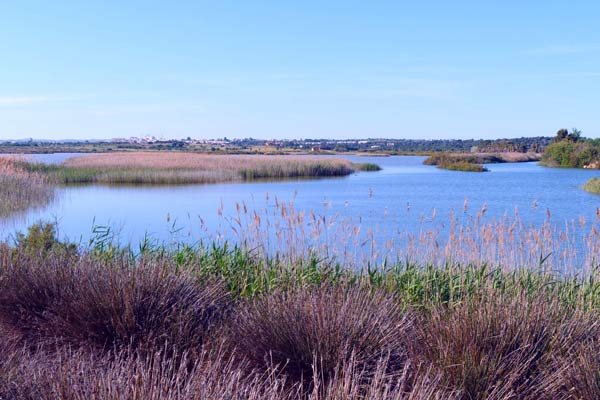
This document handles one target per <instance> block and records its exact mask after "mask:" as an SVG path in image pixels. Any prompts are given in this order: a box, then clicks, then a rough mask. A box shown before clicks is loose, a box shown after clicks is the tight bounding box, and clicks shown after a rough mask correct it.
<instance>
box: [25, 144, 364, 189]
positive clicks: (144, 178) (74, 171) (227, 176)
mask: <svg viewBox="0 0 600 400" xmlns="http://www.w3.org/2000/svg"><path fill="white" fill-rule="evenodd" d="M363 167H364V168H370V169H369V170H374V169H373V168H372V167H371V166H363V165H362V164H353V163H351V162H349V161H347V160H343V159H323V158H317V157H294V156H241V155H206V154H192V153H176V152H168V153H166V152H164V153H161V152H132V153H107V154H97V155H88V156H83V157H74V158H71V159H69V160H67V161H66V162H64V163H63V164H60V165H44V164H32V165H29V167H28V168H29V169H30V170H31V171H35V172H38V173H42V174H45V175H46V176H48V177H49V179H51V180H53V181H54V182H57V183H61V184H71V183H102V184H203V183H218V182H241V181H251V180H254V179H267V178H269V179H285V178H308V177H333V176H345V175H349V174H351V173H353V172H356V171H358V170H363Z"/></svg>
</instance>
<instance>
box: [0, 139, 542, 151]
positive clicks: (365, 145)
mask: <svg viewBox="0 0 600 400" xmlns="http://www.w3.org/2000/svg"><path fill="white" fill-rule="evenodd" d="M552 141H553V139H552V138H551V137H544V136H540V137H521V138H513V139H495V140H484V139H435V140H426V139H385V138H381V139H373V138H370V139H285V140H265V139H253V138H245V139H227V138H224V139H222V140H214V141H212V140H208V141H202V140H195V139H189V138H188V139H182V140H161V141H156V142H140V141H128V140H126V139H122V140H110V141H52V142H50V141H35V140H28V141H4V142H2V141H0V153H53V152H73V153H78V152H85V153H88V152H92V153H93V152H111V151H123V150H177V151H193V152H206V153H212V152H216V153H271V152H274V151H275V152H280V153H286V152H339V153H344V152H372V153H387V154H404V153H432V152H442V151H458V152H471V151H477V152H482V153H497V152H519V153H526V152H540V153H541V152H543V151H544V149H545V148H546V146H548V145H550V144H551V143H552Z"/></svg>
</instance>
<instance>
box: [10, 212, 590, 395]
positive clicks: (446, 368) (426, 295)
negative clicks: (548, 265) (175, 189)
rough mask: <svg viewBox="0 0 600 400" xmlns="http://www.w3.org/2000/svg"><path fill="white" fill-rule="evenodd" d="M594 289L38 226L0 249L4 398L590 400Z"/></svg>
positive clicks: (539, 274)
mask: <svg viewBox="0 0 600 400" xmlns="http://www.w3.org/2000/svg"><path fill="white" fill-rule="evenodd" d="M594 271H597V270H594ZM599 282H600V281H599V280H598V275H597V272H591V273H589V274H587V275H585V276H584V275H577V274H573V275H564V276H557V275H556V273H546V272H543V270H539V271H534V270H531V269H520V268H518V267H517V266H514V268H512V269H511V268H504V269H495V268H491V267H488V266H486V265H485V264H481V265H453V264H447V265H446V266H445V267H444V266H442V267H434V266H431V265H427V264H423V265H415V264H410V263H402V262H398V263H396V264H394V265H387V266H386V267H381V268H374V267H369V268H367V269H364V270H357V269H349V268H346V267H344V266H343V265H338V264H336V263H335V261H334V260H328V259H323V258H319V257H308V258H297V259H293V260H292V259H286V258H279V257H263V256H258V255H256V254H254V253H253V252H252V251H251V250H249V249H245V248H243V247H239V246H233V245H232V246H229V245H227V244H226V243H221V244H218V243H214V244H208V245H199V246H195V247H190V246H187V245H183V244H181V245H180V246H176V247H172V248H163V247H160V246H152V245H145V246H143V247H141V248H140V249H138V250H133V249H128V248H121V247H118V246H116V245H113V244H111V243H107V242H105V241H102V240H99V241H96V242H94V243H92V244H91V245H90V246H87V247H83V248H82V247H80V246H77V245H74V244H71V243H68V242H62V241H60V240H58V238H57V237H56V235H55V231H54V227H53V226H52V225H43V224H41V225H35V226H32V227H31V228H30V229H29V232H27V233H25V234H21V235H18V236H17V241H16V243H14V244H8V243H2V244H1V245H0V330H1V332H2V336H0V348H1V349H2V354H3V356H2V358H1V359H0V398H7V399H108V398H110V399H117V400H120V399H123V400H125V399H128V400H129V399H140V400H141V399H167V400H169V399H198V400H200V399H214V400H221V399H222V400H225V399H249V400H255V399H256V400H258V399H261V400H262V399H273V400H275V399H277V400H279V399H284V400H285V399H290V400H303V399H307V400H308V399H317V400H318V399H323V400H325V399H328V400H330V399H333V400H346V399H350V400H359V399H374V400H384V399H397V400H401V399H439V400H442V399H444V400H446V399H457V400H459V399H460V400H466V399H469V400H472V399H475V400H478V399H481V400H483V399H495V400H509V399H548V400H549V399H597V398H600V384H599V382H600V380H599V379H598V371H599V370H600V317H599V316H598V313H597V310H598V308H599V307H600V296H599V295H598V293H599V291H598V285H599Z"/></svg>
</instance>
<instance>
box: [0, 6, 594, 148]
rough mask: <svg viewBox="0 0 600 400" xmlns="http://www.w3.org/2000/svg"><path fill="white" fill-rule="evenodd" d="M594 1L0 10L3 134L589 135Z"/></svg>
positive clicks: (7, 136)
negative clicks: (563, 131) (559, 132)
mask: <svg viewBox="0 0 600 400" xmlns="http://www.w3.org/2000/svg"><path fill="white" fill-rule="evenodd" d="M599 20H600V2H599V1H597V0H590V1H577V0H572V1H552V0H545V1H536V0H530V1H523V0H520V1H512V0H507V1H481V0H479V1H460V0H457V1H402V0H395V1H377V0H373V1H364V0H361V1H354V0H344V1H334V0H330V1H311V0H304V1H283V0H280V1H259V0H256V1H227V0H222V1H149V0H147V1H110V0H102V1H94V0H87V1H60V0H58V1H46V0H44V1H27V0H20V1H8V0H7V1H0V139H24V138H38V139H104V138H121V137H130V136H145V135H153V136H157V137H162V138H183V137H188V136H190V137H194V138H220V137H228V138H246V137H254V138H265V139H270V138H289V139H291V138H297V139H300V138H334V139H341V138H368V137H386V138H409V139H440V138H510V137H520V136H550V135H554V133H555V132H556V131H557V130H558V129H559V128H572V127H577V128H579V129H582V130H583V135H584V136H588V137H600V110H599V107H598V106H599V104H600V101H599V98H600V26H599V25H598V21H599Z"/></svg>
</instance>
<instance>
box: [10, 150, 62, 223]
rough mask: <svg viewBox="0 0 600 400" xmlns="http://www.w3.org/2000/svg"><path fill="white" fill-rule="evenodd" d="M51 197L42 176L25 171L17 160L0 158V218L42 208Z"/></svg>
mask: <svg viewBox="0 0 600 400" xmlns="http://www.w3.org/2000/svg"><path fill="white" fill-rule="evenodd" d="M53 196H54V189H53V187H52V186H51V185H49V184H48V182H47V180H46V179H45V178H44V176H43V175H41V174H39V173H33V172H29V171H27V170H26V169H25V168H23V167H22V160H21V159H19V158H15V157H0V218H2V217H7V216H9V215H12V214H15V213H19V212H23V211H26V210H27V209H29V208H31V207H36V206H42V205H44V204H46V203H48V202H49V201H50V200H51V199H52V198H53Z"/></svg>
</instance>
